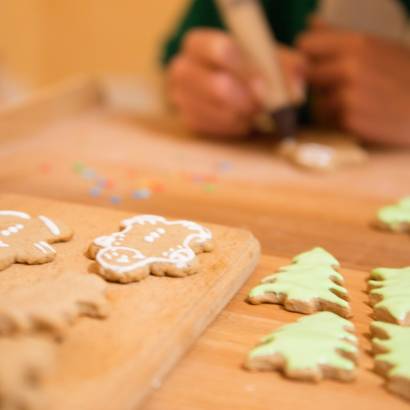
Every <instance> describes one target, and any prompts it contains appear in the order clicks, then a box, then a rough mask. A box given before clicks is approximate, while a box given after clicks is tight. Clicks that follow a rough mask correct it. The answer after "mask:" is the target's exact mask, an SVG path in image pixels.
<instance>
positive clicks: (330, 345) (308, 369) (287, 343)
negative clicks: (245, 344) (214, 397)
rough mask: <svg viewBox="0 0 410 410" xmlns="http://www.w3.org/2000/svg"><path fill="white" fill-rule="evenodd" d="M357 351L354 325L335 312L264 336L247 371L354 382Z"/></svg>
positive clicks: (315, 315)
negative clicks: (275, 371)
mask: <svg viewBox="0 0 410 410" xmlns="http://www.w3.org/2000/svg"><path fill="white" fill-rule="evenodd" d="M358 352H359V351H358V347H357V338H356V336H355V335H354V326H353V324H352V323H351V322H349V321H348V320H346V319H343V318H341V317H340V316H338V315H335V314H334V313H331V312H320V313H315V314H314V315H311V316H307V317H304V318H302V319H300V320H298V321H297V322H295V323H292V324H289V325H285V326H283V327H281V328H280V329H278V330H276V331H275V332H273V333H271V334H270V335H268V336H267V337H265V338H264V339H263V340H262V343H261V344H260V345H259V346H257V347H256V348H254V349H253V350H252V351H251V352H250V353H249V355H248V358H247V360H246V363H245V368H247V369H248V370H278V371H281V372H282V373H283V374H284V375H285V376H287V377H289V378H292V379H297V380H308V381H316V382H317V381H320V380H322V379H324V378H328V379H337V380H342V381H351V380H353V379H354V378H355V370H356V361H357V357H358Z"/></svg>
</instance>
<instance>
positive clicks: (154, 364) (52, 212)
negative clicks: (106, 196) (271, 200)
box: [0, 194, 260, 410]
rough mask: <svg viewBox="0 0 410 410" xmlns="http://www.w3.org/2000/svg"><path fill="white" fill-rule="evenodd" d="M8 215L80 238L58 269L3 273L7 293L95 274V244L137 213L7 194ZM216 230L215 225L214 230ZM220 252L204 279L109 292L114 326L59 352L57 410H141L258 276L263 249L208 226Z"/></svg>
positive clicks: (79, 327) (2, 201)
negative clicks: (58, 276) (58, 277)
mask: <svg viewBox="0 0 410 410" xmlns="http://www.w3.org/2000/svg"><path fill="white" fill-rule="evenodd" d="M0 209H11V210H19V211H25V212H28V213H30V214H31V215H38V214H43V215H46V216H49V217H51V218H58V219H59V220H61V221H64V222H65V223H67V224H68V225H70V226H71V227H72V228H73V230H74V232H75V236H74V238H73V239H72V240H71V241H70V242H68V243H62V244H56V245H55V248H56V249H57V252H58V255H57V258H56V260H55V261H54V262H53V263H49V264H45V265H37V266H27V265H13V266H12V267H10V268H9V269H6V270H5V271H2V272H0V294H1V291H2V289H3V291H4V290H5V289H7V287H9V286H24V284H25V283H27V282H37V281H41V280H42V279H43V278H45V277H47V276H48V275H52V274H55V273H56V272H62V271H67V270H68V271H70V270H71V271H79V272H84V274H88V269H89V268H90V265H91V263H92V261H90V260H89V259H87V258H86V257H85V256H84V252H85V250H86V249H87V247H88V245H89V243H90V242H91V241H92V240H93V238H95V237H97V236H99V235H102V234H109V233H111V232H115V231H117V230H118V226H119V223H120V221H121V220H122V219H124V218H125V217H129V216H130V214H129V213H125V212H116V211H111V210H107V209H101V208H93V207H87V206H81V205H74V204H66V203H63V202H56V201H50V200H43V199H35V198H31V197H24V196H16V195H4V194H3V195H0ZM207 226H208V225H207ZM208 227H209V228H210V229H211V230H212V232H213V235H214V240H215V244H216V247H215V250H214V251H213V252H211V253H209V254H201V255H200V256H199V259H200V263H201V266H202V271H201V273H199V274H197V275H194V276H191V277H187V278H181V279H175V278H158V277H153V276H151V277H149V278H147V279H146V280H144V281H143V282H140V283H134V284H129V285H118V284H110V285H109V293H108V295H109V301H110V306H111V312H110V315H109V318H108V319H106V320H94V319H88V318H82V319H79V320H78V321H77V322H76V323H75V324H74V325H73V326H72V328H70V330H69V333H68V335H67V338H66V339H65V340H64V342H63V343H61V344H60V345H59V347H58V360H57V363H56V371H55V374H54V375H53V377H52V379H50V380H48V383H47V389H48V394H49V397H50V400H51V402H50V408H52V409H59V410H65V409H67V410H68V409H70V410H72V409H81V410H99V409H101V410H102V409H104V410H109V409H124V410H125V409H135V408H137V406H138V405H139V404H140V403H141V401H142V400H143V398H144V397H145V396H146V395H147V394H148V393H149V392H150V391H151V390H152V389H153V388H158V387H159V386H160V384H161V382H162V380H163V378H164V377H165V375H166V374H167V372H168V371H169V370H170V369H171V368H172V367H173V366H174V365H175V364H176V363H177V361H178V360H179V359H180V358H181V356H182V355H183V354H184V353H185V352H186V350H187V349H188V348H189V347H190V345H191V344H192V343H193V341H194V340H195V339H196V338H197V337H198V336H199V335H200V334H201V333H202V331H203V330H204V329H205V328H206V327H207V325H208V324H209V323H210V322H211V321H212V320H213V319H214V318H215V316H216V315H217V314H218V313H219V312H220V311H221V309H222V308H223V307H224V306H225V305H226V303H227V302H228V301H229V300H230V299H231V298H232V297H233V295H234V294H235V293H236V292H237V291H238V289H239V288H240V287H241V286H242V284H243V283H244V282H245V280H246V279H247V278H248V277H249V275H250V274H251V273H252V271H253V270H254V268H255V266H256V264H257V262H258V259H259V253H260V249H259V243H258V241H257V240H256V239H255V238H254V237H253V235H252V234H251V233H250V232H248V231H244V230H238V229H231V228H227V227H222V226H216V225H211V226H208Z"/></svg>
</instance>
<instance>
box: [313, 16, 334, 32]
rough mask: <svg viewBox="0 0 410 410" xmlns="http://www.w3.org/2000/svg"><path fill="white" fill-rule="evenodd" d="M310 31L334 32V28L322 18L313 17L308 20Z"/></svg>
mask: <svg viewBox="0 0 410 410" xmlns="http://www.w3.org/2000/svg"><path fill="white" fill-rule="evenodd" d="M308 23H309V29H310V30H316V31H320V30H333V29H334V27H333V26H332V25H330V24H329V23H327V22H326V21H325V20H324V19H323V18H322V17H321V16H319V15H315V14H314V15H312V16H310V17H309V18H308Z"/></svg>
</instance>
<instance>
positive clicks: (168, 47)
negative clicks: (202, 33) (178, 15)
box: [162, 0, 223, 65]
mask: <svg viewBox="0 0 410 410" xmlns="http://www.w3.org/2000/svg"><path fill="white" fill-rule="evenodd" d="M195 27H213V28H223V23H222V20H221V18H220V16H219V14H218V10H217V8H216V5H215V3H214V1H213V0H193V2H192V4H191V6H190V7H189V8H188V10H187V11H186V12H185V15H184V16H183V17H182V20H181V21H180V22H179V24H177V29H176V30H175V31H174V33H173V34H172V36H171V37H170V38H169V40H168V41H167V42H166V43H165V47H164V50H163V53H162V63H163V64H164V65H165V64H168V63H169V61H170V60H171V59H172V57H173V56H174V55H175V54H176V53H177V52H178V50H179V47H180V45H181V42H182V39H183V37H184V36H185V34H186V33H187V32H188V31H189V30H190V29H192V28H195Z"/></svg>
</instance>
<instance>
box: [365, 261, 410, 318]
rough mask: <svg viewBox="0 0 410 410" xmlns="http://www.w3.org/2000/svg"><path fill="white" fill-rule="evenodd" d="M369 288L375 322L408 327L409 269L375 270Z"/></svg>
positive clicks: (409, 315) (409, 306) (409, 308)
mask: <svg viewBox="0 0 410 410" xmlns="http://www.w3.org/2000/svg"><path fill="white" fill-rule="evenodd" d="M369 286H370V288H371V290H370V304H371V305H372V306H373V309H374V316H375V318H376V319H377V320H381V321H384V322H391V323H397V324H399V325H402V326H410V267H407V268H402V269H387V268H378V269H375V270H373V272H372V273H371V280H369Z"/></svg>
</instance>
